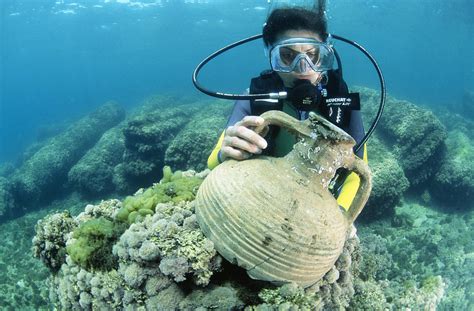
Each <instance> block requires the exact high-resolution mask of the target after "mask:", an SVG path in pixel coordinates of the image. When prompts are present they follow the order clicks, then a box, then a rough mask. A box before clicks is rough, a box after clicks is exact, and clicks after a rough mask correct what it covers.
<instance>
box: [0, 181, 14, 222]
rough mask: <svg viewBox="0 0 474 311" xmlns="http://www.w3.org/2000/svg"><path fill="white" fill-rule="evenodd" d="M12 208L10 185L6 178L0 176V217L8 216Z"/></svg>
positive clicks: (12, 200)
mask: <svg viewBox="0 0 474 311" xmlns="http://www.w3.org/2000/svg"><path fill="white" fill-rule="evenodd" d="M14 208H15V201H14V198H13V193H12V185H11V183H10V182H9V181H8V179H7V178H5V177H1V176H0V219H3V218H8V217H10V216H11V214H12V213H13V209H14Z"/></svg>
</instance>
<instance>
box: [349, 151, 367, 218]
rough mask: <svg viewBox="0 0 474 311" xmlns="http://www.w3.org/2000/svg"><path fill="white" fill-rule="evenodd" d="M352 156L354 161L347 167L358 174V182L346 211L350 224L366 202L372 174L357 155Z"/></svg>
mask: <svg viewBox="0 0 474 311" xmlns="http://www.w3.org/2000/svg"><path fill="white" fill-rule="evenodd" d="M354 158H355V159H354V161H353V162H352V163H351V165H349V166H348V167H347V169H348V170H349V171H352V172H354V173H356V174H357V175H358V176H359V178H360V184H359V189H358V191H357V193H356V196H355V198H354V200H353V201H352V204H351V206H350V207H349V210H348V211H347V219H348V221H349V223H350V224H352V223H353V222H354V220H356V218H357V216H359V214H360V212H361V211H362V209H363V208H364V206H365V203H367V200H368V199H369V195H370V191H371V190H372V174H371V173H370V168H369V166H368V165H367V164H366V163H365V162H364V161H363V160H361V159H359V158H358V157H355V156H354Z"/></svg>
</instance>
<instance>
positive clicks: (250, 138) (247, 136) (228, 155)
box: [220, 116, 267, 161]
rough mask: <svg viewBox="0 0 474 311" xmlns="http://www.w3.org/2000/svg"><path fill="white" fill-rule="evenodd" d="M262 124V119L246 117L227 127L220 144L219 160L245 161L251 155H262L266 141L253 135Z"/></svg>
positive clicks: (257, 135) (255, 134)
mask: <svg viewBox="0 0 474 311" xmlns="http://www.w3.org/2000/svg"><path fill="white" fill-rule="evenodd" d="M263 122H264V120H263V118H262V117H258V116H246V117H244V118H243V119H242V120H240V121H239V122H237V123H236V124H235V125H233V126H229V127H228V128H227V129H226V131H225V134H224V140H223V142H222V147H221V151H220V152H221V154H220V156H221V160H222V161H225V160H227V159H234V160H245V159H248V158H249V157H250V156H251V155H252V154H260V153H262V149H265V148H267V141H266V140H265V139H264V138H263V137H262V136H260V135H259V134H257V133H255V132H254V128H255V127H257V126H259V125H262V124H263ZM265 132H266V131H265Z"/></svg>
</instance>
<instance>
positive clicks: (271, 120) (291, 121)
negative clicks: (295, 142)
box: [254, 110, 311, 137]
mask: <svg viewBox="0 0 474 311" xmlns="http://www.w3.org/2000/svg"><path fill="white" fill-rule="evenodd" d="M261 117H262V118H263V119H264V120H265V121H264V122H263V124H262V125H260V126H257V127H256V128H255V129H254V131H255V132H256V133H257V134H261V133H263V132H264V130H265V128H266V127H267V126H268V125H276V126H280V127H284V128H286V129H287V130H288V131H290V132H291V133H293V134H296V135H304V136H308V137H310V135H311V129H310V128H309V127H308V125H307V124H306V123H305V122H304V121H299V120H297V119H295V118H293V117H292V116H290V115H288V114H286V113H284V112H282V111H279V110H270V111H267V112H264V113H262V115H261Z"/></svg>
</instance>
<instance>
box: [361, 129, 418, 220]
mask: <svg viewBox="0 0 474 311" xmlns="http://www.w3.org/2000/svg"><path fill="white" fill-rule="evenodd" d="M369 148H370V149H369V150H370V151H369V167H370V169H371V171H372V177H373V186H372V192H371V194H370V197H369V200H368V201H367V205H366V206H365V208H364V210H363V211H362V213H361V215H360V220H363V221H373V220H377V219H380V218H388V217H391V216H393V214H394V209H395V206H396V205H397V204H398V203H399V202H400V200H401V199H402V197H403V194H404V193H405V191H406V190H407V189H408V187H409V182H408V179H407V178H406V177H405V174H404V172H403V169H402V168H401V166H400V164H399V163H398V161H397V159H395V157H394V156H393V154H392V153H391V152H390V151H389V150H388V149H387V147H385V146H384V144H383V143H382V141H381V140H380V139H379V138H378V135H377V134H375V135H374V136H372V138H371V139H370V145H369Z"/></svg>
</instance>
